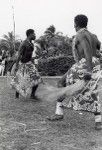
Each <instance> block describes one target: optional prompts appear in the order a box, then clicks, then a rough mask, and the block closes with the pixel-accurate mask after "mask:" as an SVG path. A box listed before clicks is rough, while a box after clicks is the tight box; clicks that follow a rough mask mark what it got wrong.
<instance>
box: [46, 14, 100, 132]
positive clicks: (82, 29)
mask: <svg viewBox="0 0 102 150" xmlns="http://www.w3.org/2000/svg"><path fill="white" fill-rule="evenodd" d="M87 23H88V18H87V17H86V16H85V15H77V16H76V17H75V19H74V27H75V30H76V35H75V36H74V38H73V44H72V50H73V56H74V59H75V61H76V63H75V64H74V65H73V66H72V67H71V68H70V69H69V70H68V72H67V73H66V74H65V75H64V76H63V78H62V79H61V81H59V87H61V86H69V85H72V84H74V83H76V82H77V81H78V80H86V81H88V85H87V86H86V87H85V88H84V90H83V91H82V92H80V93H79V95H76V96H75V97H73V98H72V99H71V100H70V102H69V104H68V107H72V108H73V109H75V110H84V111H91V112H93V113H94V116H95V129H97V130H98V129H102V119H101V109H100V103H99V95H98V91H97V86H98V84H97V83H98V81H99V79H100V77H101V71H100V62H99V59H98V58H97V51H99V49H100V44H101V43H100V42H99V40H98V38H97V36H96V35H93V34H92V33H91V32H89V31H88V29H87ZM64 99H65V96H61V97H60V98H58V99H57V104H56V111H55V115H54V116H51V117H48V119H49V120H50V121H56V120H61V119H63V115H64V114H63V107H62V105H63V104H62V102H63V100H64Z"/></svg>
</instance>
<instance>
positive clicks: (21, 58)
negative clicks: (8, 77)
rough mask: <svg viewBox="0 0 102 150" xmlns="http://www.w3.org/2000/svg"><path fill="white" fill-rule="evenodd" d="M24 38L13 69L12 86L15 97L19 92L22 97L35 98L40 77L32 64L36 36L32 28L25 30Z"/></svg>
mask: <svg viewBox="0 0 102 150" xmlns="http://www.w3.org/2000/svg"><path fill="white" fill-rule="evenodd" d="M26 36H27V38H26V40H24V41H23V42H22V44H21V45H20V48H19V52H18V58H17V61H16V65H15V67H14V68H15V69H14V74H15V77H14V81H13V82H12V84H13V87H14V88H15V89H16V98H18V97H19V94H21V95H22V96H24V97H27V95H29V94H30V95H31V98H33V99H37V98H36V96H35V91H36V90H37V87H38V84H39V83H40V82H41V78H40V76H39V74H38V72H37V69H36V67H35V65H34V60H33V57H32V54H33V50H34V45H33V43H32V41H33V40H35V38H36V36H35V33H34V30H33V29H28V30H27V31H26Z"/></svg>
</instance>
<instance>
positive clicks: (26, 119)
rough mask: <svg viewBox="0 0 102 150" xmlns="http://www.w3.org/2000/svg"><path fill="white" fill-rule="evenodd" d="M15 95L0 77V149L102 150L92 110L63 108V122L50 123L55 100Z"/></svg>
mask: <svg viewBox="0 0 102 150" xmlns="http://www.w3.org/2000/svg"><path fill="white" fill-rule="evenodd" d="M49 82H51V83H52V81H49ZM54 82H55V81H54ZM14 94H15V93H14V90H12V89H10V88H9V87H8V85H7V80H6V77H4V78H3V77H0V150H102V131H95V130H94V115H93V114H92V113H87V112H82V114H81V113H80V114H79V112H76V111H73V110H69V109H65V117H64V119H63V120H62V121H57V122H49V121H47V120H46V117H47V116H48V115H52V114H53V113H54V110H55V102H53V103H52V102H48V101H44V99H43V100H41V101H35V100H30V99H24V98H22V97H20V99H15V97H14Z"/></svg>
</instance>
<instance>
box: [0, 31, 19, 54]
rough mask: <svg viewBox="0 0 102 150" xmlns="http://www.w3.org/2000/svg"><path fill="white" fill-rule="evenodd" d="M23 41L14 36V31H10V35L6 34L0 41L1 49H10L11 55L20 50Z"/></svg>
mask: <svg viewBox="0 0 102 150" xmlns="http://www.w3.org/2000/svg"><path fill="white" fill-rule="evenodd" d="M20 43H21V40H20V39H18V38H17V36H16V37H14V35H13V32H8V35H6V34H4V35H3V39H1V41H0V49H2V48H4V47H5V48H6V49H5V50H7V51H9V53H10V55H11V57H12V56H13V55H14V54H15V52H16V51H17V50H18V47H19V45H20Z"/></svg>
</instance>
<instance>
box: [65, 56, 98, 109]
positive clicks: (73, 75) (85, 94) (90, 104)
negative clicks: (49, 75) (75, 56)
mask: <svg viewBox="0 0 102 150" xmlns="http://www.w3.org/2000/svg"><path fill="white" fill-rule="evenodd" d="M92 62H93V71H92V78H91V80H90V81H89V82H88V83H87V85H86V86H85V87H84V89H83V90H82V91H81V92H80V93H79V94H78V95H76V96H74V97H73V98H71V99H70V101H69V103H68V105H67V107H69V108H70V107H71V108H73V109H75V110H84V111H90V112H100V102H99V94H98V81H99V79H100V78H101V70H100V62H99V59H98V58H95V57H93V59H92ZM85 73H87V66H86V60H85V59H84V58H82V59H81V60H80V61H79V63H78V64H77V63H75V64H74V65H73V66H72V67H71V68H70V70H68V72H67V77H66V85H67V86H68V85H71V84H74V83H76V81H77V80H79V79H81V80H82V79H83V76H84V75H85Z"/></svg>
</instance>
